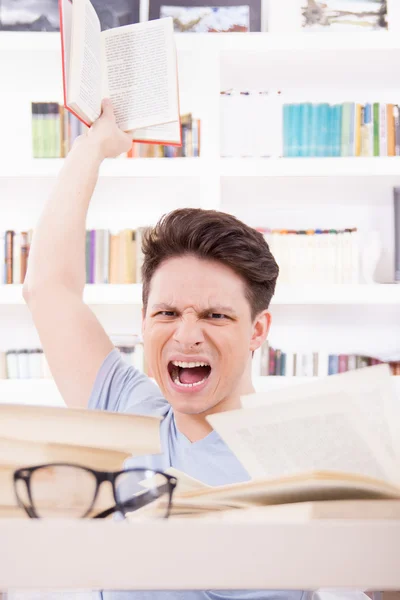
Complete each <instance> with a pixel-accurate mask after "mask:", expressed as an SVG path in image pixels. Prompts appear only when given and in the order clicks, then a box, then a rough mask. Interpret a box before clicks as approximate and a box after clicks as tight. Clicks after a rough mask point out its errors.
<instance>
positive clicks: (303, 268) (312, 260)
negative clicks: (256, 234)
mask: <svg viewBox="0 0 400 600" xmlns="http://www.w3.org/2000/svg"><path fill="white" fill-rule="evenodd" d="M258 231H260V232H261V233H262V234H263V235H264V238H265V241H266V242H267V244H268V246H269V248H270V250H271V252H272V254H273V256H274V258H275V260H276V262H277V263H278V265H279V283H280V284H296V283H298V284H303V283H316V284H332V283H335V284H336V283H337V284H353V283H359V282H360V281H359V280H360V239H359V238H360V233H359V231H358V230H357V228H355V227H351V228H347V229H307V230H301V229H300V230H298V229H264V228H258Z"/></svg>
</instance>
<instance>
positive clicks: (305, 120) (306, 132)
mask: <svg viewBox="0 0 400 600" xmlns="http://www.w3.org/2000/svg"><path fill="white" fill-rule="evenodd" d="M311 119H312V104H311V102H305V103H304V104H303V111H302V124H303V128H302V135H301V148H300V156H311V154H310V145H311V143H310V142H311Z"/></svg>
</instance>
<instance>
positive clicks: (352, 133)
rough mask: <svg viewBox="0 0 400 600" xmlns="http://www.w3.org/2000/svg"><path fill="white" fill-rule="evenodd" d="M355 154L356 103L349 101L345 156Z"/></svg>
mask: <svg viewBox="0 0 400 600" xmlns="http://www.w3.org/2000/svg"><path fill="white" fill-rule="evenodd" d="M355 155H356V105H355V103H354V102H350V124H349V150H348V154H347V156H355Z"/></svg>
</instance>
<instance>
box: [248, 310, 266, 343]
mask: <svg viewBox="0 0 400 600" xmlns="http://www.w3.org/2000/svg"><path fill="white" fill-rule="evenodd" d="M270 326H271V314H270V313H269V312H268V310H264V311H263V312H261V313H260V314H259V315H257V317H256V318H255V320H254V322H253V331H252V336H251V340H250V350H251V352H254V351H255V350H257V349H258V348H260V347H261V346H262V345H263V343H264V342H265V340H266V339H267V336H268V332H269V328H270Z"/></svg>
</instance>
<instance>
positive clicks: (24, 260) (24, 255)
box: [20, 231, 28, 283]
mask: <svg viewBox="0 0 400 600" xmlns="http://www.w3.org/2000/svg"><path fill="white" fill-rule="evenodd" d="M20 250H21V275H20V279H21V283H24V281H25V275H26V270H27V267H28V233H27V232H26V231H23V232H22V233H21V247H20Z"/></svg>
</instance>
